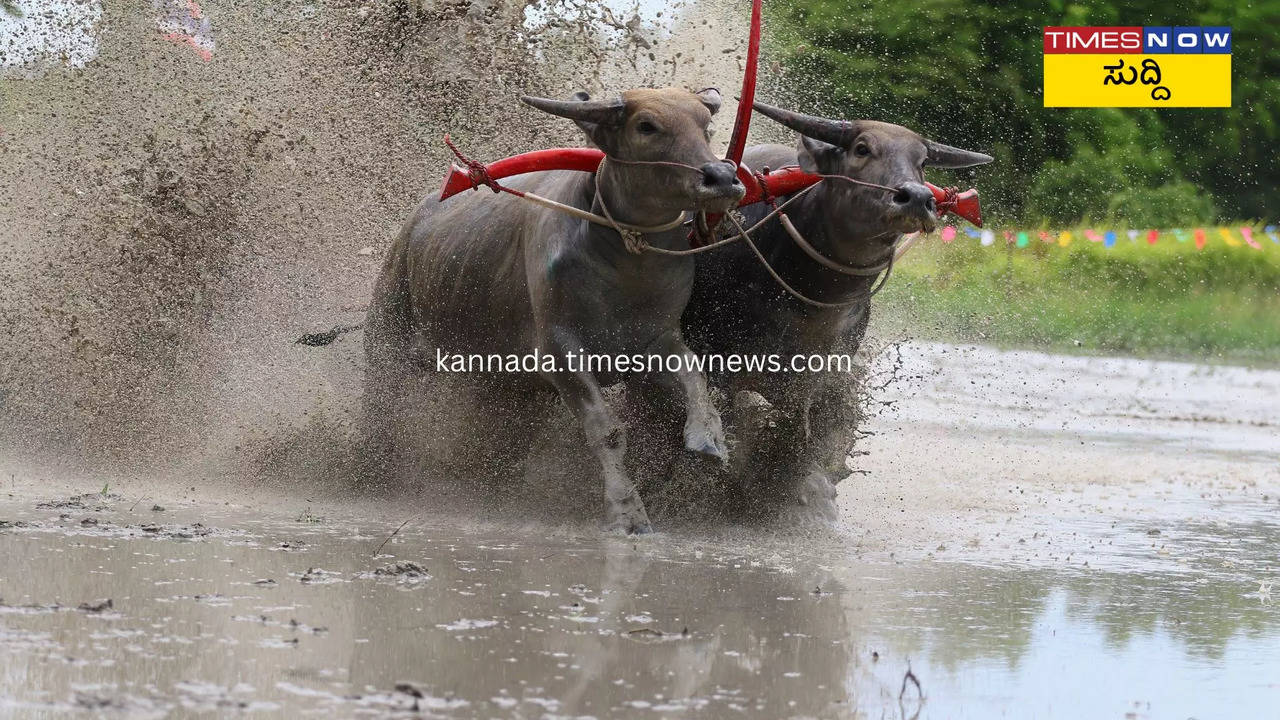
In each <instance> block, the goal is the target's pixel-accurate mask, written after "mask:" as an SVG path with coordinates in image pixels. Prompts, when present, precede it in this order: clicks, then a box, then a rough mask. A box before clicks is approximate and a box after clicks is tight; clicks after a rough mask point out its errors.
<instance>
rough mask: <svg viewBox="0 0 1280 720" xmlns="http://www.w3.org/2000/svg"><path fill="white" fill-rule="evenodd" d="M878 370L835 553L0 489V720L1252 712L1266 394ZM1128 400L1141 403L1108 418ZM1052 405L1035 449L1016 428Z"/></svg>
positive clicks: (1043, 360) (1268, 544)
mask: <svg viewBox="0 0 1280 720" xmlns="http://www.w3.org/2000/svg"><path fill="white" fill-rule="evenodd" d="M957 355H958V356H960V357H962V358H964V361H963V362H961V363H954V364H953V363H946V367H947V368H950V369H947V370H942V369H941V367H940V366H939V365H938V363H939V362H940V361H943V360H950V359H951V358H953V357H955V356H957ZM997 365H999V366H1005V367H1008V366H1020V367H1027V366H1028V365H1033V366H1034V369H1035V377H1037V378H1038V379H1039V380H1040V382H1038V383H1037V384H1036V386H1035V387H1037V388H1039V390H1031V389H1018V388H1021V387H1022V386H1021V384H1020V383H1018V382H1012V383H1011V382H1010V381H1009V380H1008V379H1007V378H1008V375H1007V374H999V375H992V376H990V377H987V376H984V375H983V374H982V373H981V372H980V371H978V372H969V373H968V374H967V375H964V376H963V377H958V376H959V375H960V374H961V373H960V371H958V370H955V369H954V368H956V367H968V368H981V367H995V366H997ZM1088 368H1092V369H1094V370H1097V371H1098V372H1099V373H1101V376H1104V377H1105V380H1095V381H1092V382H1087V383H1079V384H1077V385H1076V386H1075V387H1074V389H1073V390H1072V392H1074V393H1076V394H1077V396H1079V397H1080V398H1082V400H1081V402H1079V403H1077V404H1076V406H1077V407H1079V408H1081V409H1080V410H1078V411H1074V412H1066V411H1064V410H1063V409H1062V407H1060V406H1055V405H1054V403H1055V402H1056V401H1055V400H1054V397H1053V394H1054V391H1053V390H1052V389H1053V388H1055V387H1061V385H1060V383H1059V382H1058V381H1059V380H1064V379H1065V376H1066V375H1068V374H1069V375H1070V376H1072V377H1079V376H1080V374H1081V373H1082V372H1083V371H1084V370H1085V369H1088ZM903 370H905V371H906V372H907V373H908V374H912V373H914V378H913V379H912V380H911V382H909V383H896V384H894V385H892V386H891V388H890V389H889V390H887V391H886V392H885V393H884V394H883V395H882V397H884V398H885V399H886V400H893V401H895V402H894V404H893V405H891V406H889V407H887V408H886V409H885V410H884V411H882V412H881V414H880V416H879V417H878V418H877V419H876V420H875V421H874V423H872V426H871V432H872V433H874V434H872V435H869V436H868V438H867V439H866V440H865V441H864V442H863V443H862V444H861V445H860V446H859V447H860V450H861V451H865V452H866V453H867V454H866V455H864V456H860V457H859V458H858V462H857V463H856V465H857V466H858V468H859V470H861V471H865V472H858V473H855V474H854V475H853V476H852V477H851V478H850V479H849V480H846V481H845V482H844V483H843V484H842V485H841V488H840V489H841V497H840V502H841V505H842V509H843V518H842V520H841V522H840V524H839V526H838V527H836V528H834V529H812V530H799V529H776V528H774V529H768V528H742V527H737V528H718V529H717V528H710V529H708V528H698V529H690V528H675V529H671V530H669V531H667V532H662V533H659V534H657V535H655V536H651V537H644V538H637V539H624V538H618V537H612V536H605V535H601V534H600V533H599V532H598V531H597V530H596V529H595V527H594V525H593V524H592V523H591V522H589V521H586V520H584V521H583V522H582V523H581V524H580V525H574V524H568V525H566V524H554V523H553V524H545V525H543V524H539V523H531V522H528V521H523V522H516V521H514V520H510V519H504V518H503V517H501V516H500V515H499V516H494V515H486V516H483V517H476V518H470V517H467V516H464V515H459V514H450V515H449V516H448V517H439V516H435V515H433V514H431V512H430V507H429V504H426V505H424V506H420V507H415V506H413V505H412V504H411V503H409V502H407V501H406V500H405V499H397V500H395V501H388V500H351V499H342V498H334V497H318V496H313V495H306V494H304V495H297V494H293V495H289V494H285V495H281V494H280V493H278V492H277V491H275V490H272V489H269V488H267V487H262V488H252V487H250V488H237V489H235V490H234V491H231V490H229V489H228V488H226V487H219V486H218V485H216V484H214V485H212V486H208V487H205V486H197V485H191V484H187V483H186V482H184V481H182V480H181V479H176V478H169V479H167V480H164V481H159V482H157V481H156V480H154V479H152V480H149V481H147V482H138V483H133V482H130V481H123V482H121V483H120V484H118V485H117V484H115V483H112V485H111V486H110V487H107V488H105V493H104V492H102V490H104V488H102V487H101V486H100V485H98V486H94V484H93V482H94V481H91V480H88V479H84V480H81V481H75V482H73V481H68V480H65V479H50V478H47V477H40V476H38V475H32V474H23V473H21V472H19V471H17V470H16V469H15V470H14V471H13V472H12V473H11V474H10V473H6V477H5V479H4V480H5V482H4V485H3V494H0V521H2V522H0V598H2V599H0V646H3V652H0V665H2V666H3V669H2V670H0V672H2V677H3V680H2V681H0V687H2V688H3V689H2V690H0V710H2V714H5V715H12V716H18V717H62V716H76V715H105V716H120V717H172V716H186V715H200V714H204V715H208V716H213V715H222V714H230V713H232V712H235V713H243V714H248V715H254V716H261V717H302V716H310V715H335V716H338V717H348V716H351V717H515V718H526V717H528V718H534V717H538V718H541V717H619V716H626V717H654V718H659V717H737V716H741V717H762V718H764V717H768V718H777V717H869V718H876V717H920V718H987V717H1019V718H1075V717H1104V718H1105V717H1113V718H1188V717H1194V718H1215V717H1251V716H1252V717H1258V716H1262V715H1260V714H1259V713H1265V709H1267V708H1272V707H1274V700H1275V698H1276V697H1277V696H1278V695H1280V675H1278V674H1277V672H1276V670H1277V668H1280V608H1278V606H1277V605H1275V604H1273V602H1272V596H1271V591H1270V588H1271V584H1272V582H1273V581H1274V580H1275V579H1276V577H1277V575H1280V572H1277V567H1278V566H1280V479H1278V477H1277V473H1278V472H1280V466H1278V465H1277V462H1276V461H1277V459H1280V448H1277V447H1276V445H1275V440H1274V437H1275V434H1274V429H1275V423H1276V422H1277V416H1276V415H1275V413H1276V408H1277V407H1280V403H1277V402H1276V400H1277V389H1280V381H1278V378H1280V373H1275V372H1274V371H1266V370H1246V369H1242V368H1225V367H1222V368H1209V367H1200V368H1193V367H1192V366H1184V365H1179V364H1175V363H1152V362H1146V361H1136V360H1135V361H1116V360H1096V359H1084V358H1065V357H1057V356H1049V355H1038V354H1027V353H1003V352H999V351H993V350H989V349H985V348H979V347H968V348H957V347H947V346H933V345H907V346H905V347H904V348H903V351H902V362H901V363H899V372H902V371H903ZM1193 371H1194V372H1196V373H1197V374H1198V376H1197V379H1198V383H1197V384H1198V386H1199V387H1202V388H1203V387H1204V386H1205V383H1206V382H1216V381H1220V382H1218V390H1219V393H1220V394H1219V395H1218V397H1220V398H1222V401H1223V403H1224V407H1228V408H1229V409H1230V411H1231V412H1230V415H1229V417H1233V418H1247V419H1248V420H1247V422H1246V421H1240V422H1237V421H1234V420H1232V421H1228V420H1227V419H1226V418H1225V417H1223V418H1214V417H1209V416H1202V417H1196V418H1183V417H1182V416H1181V410H1179V408H1178V407H1177V406H1178V403H1179V402H1181V401H1180V400H1179V397H1178V393H1177V392H1175V391H1176V389H1177V387H1179V386H1180V381H1179V380H1178V378H1179V377H1180V375H1179V373H1180V372H1193ZM960 380H969V381H972V382H958V381H960ZM1165 386H1167V387H1166V389H1165V390H1161V389H1160V388H1161V387H1165ZM1126 388H1127V389H1126ZM1138 389H1140V391H1141V397H1143V398H1144V400H1143V403H1144V404H1143V406H1142V407H1141V408H1135V407H1128V406H1127V405H1126V403H1128V402H1129V401H1130V400H1132V399H1133V398H1136V397H1138V395H1136V394H1134V393H1136V392H1137V391H1138ZM899 391H900V392H899ZM895 393H898V394H895ZM1104 397H1105V398H1108V399H1109V400H1108V402H1105V403H1104V402H1102V400H1103V398H1104ZM957 398H963V400H964V402H963V403H960V402H955V400H956V399H957ZM1091 398H1093V399H1096V400H1097V401H1098V405H1097V406H1096V407H1095V406H1093V405H1091V403H1090V402H1089V400H1090V399H1091ZM1049 408H1051V409H1052V413H1053V415H1054V416H1055V418H1058V419H1059V420H1060V421H1061V424H1060V425H1059V426H1056V427H1044V426H1042V425H1041V424H1039V423H1037V422H1036V421H1035V417H1036V416H1037V414H1038V413H1040V412H1042V411H1047V410H1048V409H1049ZM1090 408H1093V409H1092V410H1091V409H1090ZM1179 429H1182V430H1185V431H1186V432H1181V431H1180V430H1179ZM1267 438H1271V440H1270V442H1268V440H1267ZM308 497H309V498H310V500H309V501H308V499H307V498H308ZM406 508H410V509H409V510H406ZM418 510H421V511H422V512H418ZM410 513H416V514H410ZM1085 658H1087V659H1088V660H1087V661H1084V659H1085ZM917 683H918V685H917Z"/></svg>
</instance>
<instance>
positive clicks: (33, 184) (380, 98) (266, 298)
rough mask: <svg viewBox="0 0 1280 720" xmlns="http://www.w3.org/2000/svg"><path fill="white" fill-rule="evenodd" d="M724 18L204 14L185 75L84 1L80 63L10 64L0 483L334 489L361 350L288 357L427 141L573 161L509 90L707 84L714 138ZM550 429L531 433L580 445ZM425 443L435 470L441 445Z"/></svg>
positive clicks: (573, 0)
mask: <svg viewBox="0 0 1280 720" xmlns="http://www.w3.org/2000/svg"><path fill="white" fill-rule="evenodd" d="M730 5H732V4H731V3H728V2H690V3H669V4H658V3H642V4H637V5H635V6H631V7H628V6H627V4H626V3H597V2H586V1H577V0H555V1H550V0H544V1H541V2H523V1H512V0H488V1H486V2H482V1H481V0H475V1H473V2H464V1H461V0H458V1H453V2H447V1H444V0H440V1H438V2H430V1H427V2H408V1H407V0H396V1H393V2H383V3H368V4H361V3H358V2H345V3H344V2H335V3H327V4H312V3H303V2H273V3H265V4H256V3H255V4H246V3H228V2H208V3H204V4H203V5H202V6H201V12H202V15H203V19H204V20H207V21H208V25H207V28H208V29H209V31H210V34H209V37H208V38H207V39H211V40H212V41H213V44H212V45H210V47H209V48H204V49H207V50H209V52H210V57H211V59H209V60H205V59H203V58H202V56H201V52H202V48H200V47H195V46H193V45H192V44H191V43H184V42H173V41H172V40H173V38H172V37H171V38H168V39H166V37H165V34H164V32H163V28H161V27H158V23H157V19H158V18H163V16H164V14H165V12H166V8H167V5H165V4H164V3H161V4H159V5H157V4H154V3H152V2H131V3H104V4H102V6H101V8H100V11H98V12H96V13H91V14H90V15H89V16H88V19H87V20H86V21H85V22H84V24H83V27H82V28H79V29H78V30H79V31H80V32H82V33H85V34H86V37H88V38H91V40H92V44H93V45H94V46H96V57H93V59H91V60H89V61H87V62H83V63H80V64H82V67H79V68H73V67H68V66H67V65H68V64H67V63H66V62H65V60H66V59H65V58H61V59H59V58H52V59H46V61H45V62H44V64H43V65H41V64H40V62H35V63H32V62H26V63H25V67H17V68H15V67H12V66H13V65H17V64H18V63H16V62H8V63H6V64H8V65H10V66H11V67H9V68H8V69H7V72H8V75H7V76H5V77H4V78H3V79H2V80H0V81H2V82H3V89H4V90H3V103H2V104H0V197H3V203H2V204H0V318H3V326H4V332H3V334H0V443H3V448H4V451H3V456H4V457H5V458H6V460H5V462H7V463H9V464H10V467H8V468H0V469H3V470H5V471H6V472H22V473H25V474H27V475H30V474H32V473H36V474H40V473H47V474H49V475H50V476H52V475H55V474H57V475H59V476H61V477H68V476H72V477H85V478H89V477H92V478H96V479H97V481H104V482H105V481H111V480H112V479H123V478H133V479H141V478H154V482H157V483H164V482H166V480H165V479H166V478H180V479H179V480H174V481H173V482H176V483H178V484H181V485H182V486H184V487H186V486H188V485H196V484H202V483H206V482H208V481H210V480H216V481H218V482H221V483H229V484H231V485H232V486H233V487H235V486H237V485H244V484H251V485H254V486H262V485H264V484H265V485H268V486H274V487H276V488H277V489H279V490H288V491H290V492H313V491H315V490H318V489H329V490H337V489H342V488H347V487H350V484H351V481H352V479H353V478H352V474H353V472H354V470H353V469H352V468H353V467H354V465H353V463H352V458H351V455H352V453H353V441H354V436H355V430H356V424H357V422H358V408H359V396H360V387H361V380H362V362H363V360H362V357H361V338H360V337H359V335H358V334H357V335H355V336H348V337H345V338H343V339H342V340H340V341H338V342H337V343H335V344H334V345H331V346H329V347H326V348H309V347H306V346H303V345H298V344H296V343H295V340H296V339H297V338H298V337H299V336H300V335H302V334H304V333H308V332H315V331H323V330H326V329H328V328H330V327H333V326H335V325H349V324H356V323H359V322H361V321H362V320H363V314H364V309H365V304H366V302H367V299H368V296H369V293H370V289H371V287H372V283H373V280H374V278H375V277H376V274H377V271H378V268H379V266H380V264H381V261H382V253H383V251H384V249H385V248H386V247H387V246H388V245H389V242H390V240H391V238H392V237H393V236H394V235H395V233H396V231H397V230H398V228H399V226H400V225H401V223H402V222H404V220H405V218H406V217H407V216H408V215H409V213H410V211H411V210H412V209H413V207H414V206H415V205H416V204H417V202H418V201H419V200H420V198H421V197H422V196H424V195H426V194H429V193H432V192H434V191H436V189H437V187H438V184H439V182H440V178H441V177H442V176H443V173H444V170H445V168H447V166H448V160H449V158H448V156H447V151H446V149H445V148H444V146H443V144H442V143H441V141H440V140H441V137H442V136H443V135H444V133H445V132H446V131H448V132H450V133H452V134H453V136H454V137H455V138H456V139H457V140H458V141H459V142H460V143H461V144H462V145H463V146H464V147H465V148H467V149H468V151H469V152H471V153H473V154H474V155H475V156H476V157H481V158H486V159H495V158H498V157H502V156H505V155H508V154H512V153H516V152H521V151H526V150H530V149H536V148H541V147H550V146H556V145H565V144H579V143H580V138H579V137H578V134H577V131H576V130H575V129H574V128H573V126H572V125H571V124H570V123H568V122H566V121H563V120H559V119H556V118H551V117H549V116H545V115H542V114H540V113H537V112H535V111H532V110H531V109H529V108H527V107H525V106H524V105H522V104H521V103H519V102H518V97H519V96H520V95H521V94H522V93H534V94H540V95H546V96H552V97H565V96H568V95H569V94H570V93H572V92H573V91H575V90H578V89H586V90H588V91H589V92H591V93H592V94H593V95H608V94H610V93H614V92H617V91H619V90H622V89H625V88H627V87H635V86H646V85H654V86H661V85H675V86H684V87H691V88H700V87H705V86H707V85H718V86H720V87H721V88H723V89H724V95H725V97H726V100H727V101H728V102H727V103H726V107H725V108H724V110H723V111H722V112H721V114H720V117H719V118H718V119H717V125H718V130H719V132H718V134H717V136H716V138H715V139H716V140H717V141H719V143H720V145H723V144H724V143H726V142H727V140H728V136H729V124H730V123H731V122H732V117H733V113H734V112H735V110H736V108H735V107H734V105H733V102H732V98H733V96H734V95H735V94H736V88H737V86H738V84H739V83H740V82H741V70H742V62H743V56H744V54H745V43H746V27H745V26H746V20H747V18H746V13H745V11H742V9H741V8H738V7H736V6H735V7H732V8H731V7H730ZM17 6H18V7H19V8H21V6H22V3H18V4H17ZM94 7H95V8H96V7H97V6H96V5H94ZM743 7H745V5H743ZM63 30H64V31H65V28H64V29H63ZM179 39H181V38H179ZM10 60H12V58H10ZM768 62H770V61H769V59H768V58H767V57H766V59H765V63H768ZM70 64H71V65H75V64H77V63H76V62H72V63H70ZM769 132H777V131H776V130H773V129H772V128H769V129H765V128H756V131H755V137H761V136H762V135H767V134H768V133H769ZM424 406H425V407H429V403H424ZM548 417H549V418H550V419H549V420H548V422H550V423H552V425H551V426H550V427H549V428H548V429H547V430H546V431H545V432H544V435H545V436H546V437H547V438H548V439H549V440H548V441H549V442H552V441H554V440H555V439H559V438H563V437H568V438H575V437H577V431H576V430H575V429H573V427H572V425H571V423H570V421H569V420H568V419H567V418H565V417H564V412H563V411H562V410H560V409H559V408H558V406H555V407H552V408H551V409H550V411H549V416H548ZM423 427H424V429H425V430H424V432H425V433H426V434H429V435H431V436H432V439H433V441H434V442H435V444H436V448H435V450H437V451H440V452H441V454H443V455H448V454H449V450H450V448H449V445H450V443H452V442H454V441H455V439H458V440H460V439H459V438H454V437H452V436H451V433H450V432H449V429H448V427H446V426H444V425H442V424H441V423H433V422H431V417H430V413H429V412H428V415H427V417H426V418H425V421H424V425H423ZM486 440H487V441H490V442H501V438H488V439H486ZM570 446H571V443H569V442H568V441H565V447H570ZM563 452H572V451H571V450H565V449H564V448H557V449H555V450H554V451H552V452H551V453H550V454H551V455H554V456H556V458H557V461H558V462H559V461H562V459H563V457H562V453H563ZM584 462H585V461H584ZM578 466H581V464H578ZM548 467H550V464H548ZM148 482H151V480H148ZM579 482H580V479H579ZM531 484H534V485H536V483H531ZM545 492H547V493H548V495H547V497H548V498H550V497H561V498H562V497H563V496H564V494H563V493H561V492H559V491H556V490H546V491H545ZM576 494H577V495H592V496H593V495H594V494H595V493H576ZM592 516H593V517H594V514H592Z"/></svg>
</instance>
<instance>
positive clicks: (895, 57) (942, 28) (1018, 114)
mask: <svg viewBox="0 0 1280 720" xmlns="http://www.w3.org/2000/svg"><path fill="white" fill-rule="evenodd" d="M765 6H766V8H768V12H769V17H768V18H767V19H766V21H767V24H768V32H767V36H768V39H769V42H770V43H771V51H772V53H773V56H774V59H776V60H778V61H780V63H781V66H782V68H783V70H784V72H783V73H781V74H779V73H766V74H765V77H766V82H771V83H773V87H772V88H768V89H767V90H766V94H765V97H773V98H777V99H780V100H783V101H785V102H788V103H790V104H793V105H794V106H795V107H796V109H800V110H805V111H809V112H816V113H820V114H825V115H830V116H840V117H867V118H874V119H879V120H887V121H890V122H896V123H899V124H902V125H906V126H908V127H911V128H914V129H916V130H918V131H920V132H921V133H923V134H925V135H927V136H930V137H934V138H935V139H937V140H940V141H942V142H946V143H950V144H953V145H960V146H964V147H969V148H972V149H974V150H982V151H984V152H989V153H991V154H992V155H994V156H995V158H996V161H995V163H994V164H992V165H989V166H987V167H984V168H980V169H978V170H976V171H966V172H964V173H962V174H960V175H959V177H956V178H954V179H953V178H948V177H947V176H946V173H943V172H936V173H935V172H931V173H930V176H931V177H936V179H935V180H934V182H938V183H939V184H941V183H942V182H947V183H948V184H950V183H952V182H954V183H955V184H969V183H976V184H977V185H978V186H979V187H980V188H981V190H982V196H983V201H984V205H985V206H986V209H987V213H988V215H989V217H990V218H991V219H992V220H994V221H995V222H996V223H997V224H1000V223H1006V222H1015V221H1016V222H1019V223H1023V224H1028V223H1029V224H1031V225H1037V224H1039V223H1040V222H1042V221H1044V222H1048V223H1051V224H1053V225H1055V226H1060V225H1072V224H1075V223H1079V222H1100V221H1104V220H1105V221H1107V222H1110V223H1113V224H1121V225H1131V226H1134V227H1138V226H1145V227H1176V226H1178V225H1187V224H1192V223H1197V222H1199V223H1208V222H1215V221H1220V220H1223V219H1225V218H1263V219H1274V218H1275V205H1274V200H1273V197H1274V195H1275V193H1276V192H1277V189H1280V163H1277V162H1276V159H1277V158H1276V148H1277V145H1278V143H1280V2H1278V1H1277V0H1258V1H1256V2H1251V3H1241V2H1236V0H1180V1H1175V2H1167V0H1136V1H1135V2H1124V3H1121V2H1116V1H1102V2H1098V1H1090V0H1085V1H1080V2H1065V1H1063V0H1050V1H1049V2H1042V1H1036V2H1032V1H1031V0H1013V1H1010V2H999V3H995V2H988V3H977V2H974V1H973V0H920V1H919V2H913V3H910V4H909V5H904V4H903V3H900V2H890V1H889V0H861V1H859V2H854V1H853V0H791V1H790V2H776V3H766V4H765ZM1046 25H1112V26H1114V25H1131V26H1134V25H1158V26H1176V25H1212V26H1223V25H1226V26H1231V27H1232V29H1233V43H1232V50H1233V55H1232V102H1233V106H1232V107H1231V108H1227V109H1222V108H1206V109H1177V108H1171V109H1094V108H1084V109H1061V108H1045V107H1043V99H1042V97H1041V94H1040V93H1041V86H1042V52H1043V40H1042V29H1043V27H1044V26H1046ZM801 89H803V90H801Z"/></svg>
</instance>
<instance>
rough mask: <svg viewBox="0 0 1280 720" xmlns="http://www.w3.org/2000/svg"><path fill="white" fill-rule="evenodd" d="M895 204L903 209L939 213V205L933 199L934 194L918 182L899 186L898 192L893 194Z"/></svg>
mask: <svg viewBox="0 0 1280 720" xmlns="http://www.w3.org/2000/svg"><path fill="white" fill-rule="evenodd" d="M893 202H894V203H895V204H897V205H901V206H902V207H903V208H908V209H912V210H927V211H929V212H930V213H936V212H937V211H938V204H937V203H936V202H935V201H934V199H933V192H932V191H930V190H929V188H927V187H925V186H924V185H921V184H920V183H917V182H909V183H903V184H902V185H899V186H898V191H897V192H895V193H894V194H893Z"/></svg>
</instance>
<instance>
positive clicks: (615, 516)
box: [604, 492, 653, 535]
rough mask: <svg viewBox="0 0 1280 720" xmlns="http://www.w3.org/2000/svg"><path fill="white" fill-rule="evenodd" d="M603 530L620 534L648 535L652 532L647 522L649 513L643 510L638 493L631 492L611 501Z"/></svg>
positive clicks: (651, 526)
mask: <svg viewBox="0 0 1280 720" xmlns="http://www.w3.org/2000/svg"><path fill="white" fill-rule="evenodd" d="M604 530H605V532H609V533H617V534H620V535H648V534H649V533H651V532H653V525H651V524H650V523H649V514H648V513H647V512H645V510H644V503H643V502H641V500H640V495H639V494H637V493H635V492H633V493H631V495H630V496H629V497H628V498H626V499H625V500H622V501H620V502H617V503H613V505H612V506H611V507H610V508H609V513H608V517H607V518H606V520H605V525H604Z"/></svg>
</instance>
